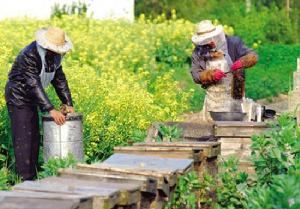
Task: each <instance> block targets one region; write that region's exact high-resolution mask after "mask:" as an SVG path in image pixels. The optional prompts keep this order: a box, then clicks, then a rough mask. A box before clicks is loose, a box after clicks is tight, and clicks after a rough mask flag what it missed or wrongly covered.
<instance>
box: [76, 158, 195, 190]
mask: <svg viewBox="0 0 300 209" xmlns="http://www.w3.org/2000/svg"><path fill="white" fill-rule="evenodd" d="M192 163H193V160H190V159H172V158H159V157H149V156H139V155H129V154H114V155H112V156H111V157H110V158H108V159H107V160H106V161H104V162H103V163H100V164H93V165H86V164H78V165H77V168H78V169H80V170H86V171H89V172H99V171H100V172H102V173H104V172H106V173H107V174H119V175H124V176H128V175H129V176H147V177H152V178H155V179H156V180H157V186H158V189H159V190H162V192H163V193H164V194H165V195H166V196H169V195H170V189H171V188H172V187H174V186H175V184H176V183H177V175H178V173H184V172H188V171H189V170H191V169H192Z"/></svg>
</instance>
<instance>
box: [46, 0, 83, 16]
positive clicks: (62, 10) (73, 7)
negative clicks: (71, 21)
mask: <svg viewBox="0 0 300 209" xmlns="http://www.w3.org/2000/svg"><path fill="white" fill-rule="evenodd" d="M87 9H88V5H87V4H86V3H85V2H81V1H77V2H74V1H73V2H72V3H71V4H63V5H61V4H59V3H55V4H54V6H53V7H52V8H51V18H54V17H57V18H61V17H62V16H63V15H79V16H85V15H86V12H87Z"/></svg>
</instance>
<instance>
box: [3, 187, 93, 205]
mask: <svg viewBox="0 0 300 209" xmlns="http://www.w3.org/2000/svg"><path fill="white" fill-rule="evenodd" d="M0 200H1V201H0V208H1V209H11V208H14V209H29V208H30V209H53V208H55V209H74V208H76V209H91V208H92V207H93V202H92V201H93V200H92V197H91V196H89V195H82V194H81V195H78V194H65V193H60V192H56V193H49V192H31V191H9V192H8V191H0Z"/></svg>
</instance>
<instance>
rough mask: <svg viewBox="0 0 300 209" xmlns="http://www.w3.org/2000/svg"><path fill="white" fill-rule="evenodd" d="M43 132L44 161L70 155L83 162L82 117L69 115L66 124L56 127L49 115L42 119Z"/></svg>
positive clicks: (73, 114)
mask: <svg viewBox="0 0 300 209" xmlns="http://www.w3.org/2000/svg"><path fill="white" fill-rule="evenodd" d="M42 121H43V131H44V140H43V147H44V161H45V162H47V161H48V160H49V159H50V158H53V157H59V158H63V157H66V156H68V154H69V153H70V154H72V155H73V156H74V157H75V159H76V160H77V161H82V160H83V156H84V153H83V140H82V139H83V131H82V129H83V127H82V115H81V114H78V113H69V114H67V116H66V123H65V124H64V125H62V126H59V125H57V124H56V123H55V122H54V120H53V118H52V117H51V116H49V115H47V116H43V117H42Z"/></svg>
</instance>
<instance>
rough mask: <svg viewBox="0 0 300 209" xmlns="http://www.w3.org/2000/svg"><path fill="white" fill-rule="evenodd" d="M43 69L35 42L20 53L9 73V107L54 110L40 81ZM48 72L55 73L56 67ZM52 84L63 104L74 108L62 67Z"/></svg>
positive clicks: (7, 98)
mask: <svg viewBox="0 0 300 209" xmlns="http://www.w3.org/2000/svg"><path fill="white" fill-rule="evenodd" d="M41 69H42V60H41V58H40V55H39V53H38V50H37V46H36V42H35V41H34V42H32V43H31V44H29V45H28V46H26V47H25V48H24V49H23V50H22V51H21V52H20V53H19V55H18V56H17V58H16V60H15V62H14V64H13V66H12V69H11V71H10V72H9V75H8V82H7V84H6V87H5V99H6V103H7V104H8V105H15V106H24V105H25V106H28V105H29V106H36V105H38V106H39V107H40V109H41V110H42V111H50V110H52V109H54V107H53V105H52V104H51V102H50V100H49V98H48V96H47V95H46V93H45V90H44V89H43V87H42V83H41V79H40V73H41ZM48 70H49V71H51V72H53V71H54V70H55V65H49V69H48ZM51 84H52V85H53V87H54V88H55V91H56V93H57V95H58V97H59V99H60V100H61V102H62V103H63V104H66V105H69V106H72V105H73V104H72V98H71V93H70V90H69V87H68V83H67V80H66V77H65V74H64V72H63V71H62V67H61V66H60V67H59V68H58V69H56V72H55V76H54V79H53V80H52V81H51Z"/></svg>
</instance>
